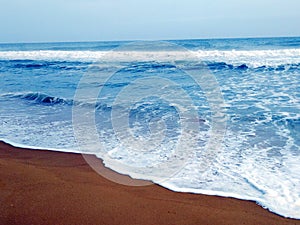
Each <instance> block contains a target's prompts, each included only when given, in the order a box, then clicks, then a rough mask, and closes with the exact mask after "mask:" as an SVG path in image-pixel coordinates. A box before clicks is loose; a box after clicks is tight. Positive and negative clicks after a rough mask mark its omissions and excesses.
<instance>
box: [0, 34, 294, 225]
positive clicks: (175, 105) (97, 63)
mask: <svg viewBox="0 0 300 225" xmlns="http://www.w3.org/2000/svg"><path fill="white" fill-rule="evenodd" d="M124 46H125V47H124ZM190 55H193V57H192V58H190ZM195 58H196V59H197V60H196V61H197V62H195ZM178 65H181V66H182V67H180V66H178ZM204 67H205V71H206V72H205V74H209V75H208V76H207V77H205V79H202V80H201V82H202V83H201V84H200V85H199V83H197V79H195V76H189V71H193V69H195V68H196V69H198V68H200V69H203V68H204ZM95 74H96V75H95ZM97 74H98V75H97ZM99 74H100V75H99ZM193 78H194V79H193ZM212 78H213V79H215V80H213V79H212ZM0 81H1V82H0V105H1V107H0V116H1V121H0V139H1V140H4V141H6V142H10V143H13V144H15V145H18V146H30V147H33V148H43V149H53V150H54V149H57V150H60V151H72V152H81V153H93V154H96V155H97V156H98V157H99V158H103V159H104V163H105V164H106V165H107V166H108V167H111V168H113V169H115V170H117V171H118V172H120V173H125V174H129V175H130V176H132V177H136V178H141V179H152V180H153V181H154V182H156V183H158V184H160V185H162V186H164V187H167V188H169V189H171V190H174V191H183V192H192V193H204V194H211V195H221V196H230V197H236V198H240V199H247V200H254V201H256V202H257V203H258V204H260V205H262V206H263V207H266V208H268V209H269V210H271V211H273V212H275V213H277V214H280V215H283V216H286V217H291V218H298V219H300V210H299V209H300V38H297V37H290V38H252V39H251V38H249V39H211V40H208V39H207V40H175V41H174V40H173V41H169V42H159V43H158V44H157V43H154V42H152V43H146V42H139V43H138V44H132V43H131V42H78V43H32V44H0ZM210 86H213V87H212V88H211V89H210V88H209V87H210ZM213 90H217V91H216V92H214V93H220V96H221V98H219V97H220V96H217V97H210V92H213ZM95 94H96V95H95ZM216 98H218V99H219V100H218V101H216V103H215V104H213V102H214V100H215V99H216ZM214 107H217V111H222V115H221V117H222V118H223V120H221V121H222V122H221V124H217V125H214V124H215V123H214V120H215V119H214V118H215V117H214V111H216V110H214ZM218 107H219V108H218ZM74 113H75V114H74ZM76 113H77V114H76ZM90 114H93V116H90ZM76 118H77V120H76ZM86 118H88V119H90V118H92V119H93V121H92V122H93V123H92V125H94V127H92V128H93V129H95V131H96V132H97V134H96V135H95V136H93V135H92V134H93V129H91V130H86V129H84V127H85V125H86V124H85V122H86V120H85V119H86ZM88 125H90V124H88ZM219 125H220V126H219ZM214 126H215V128H214ZM89 128H91V127H89ZM80 129H82V130H80ZM214 129H216V130H217V131H218V130H222V129H224V132H223V133H222V134H221V137H219V136H218V133H214V132H212V130H214ZM84 133H86V134H87V135H90V137H92V139H93V141H95V140H96V139H97V140H96V142H97V143H98V142H99V143H101V144H102V146H103V147H101V148H100V149H99V148H97V147H91V146H87V147H82V146H81V141H82V139H81V138H80V137H78V135H79V136H80V135H81V136H83V138H85V136H84V135H82V134H84ZM76 134H77V135H76ZM182 136H183V138H181V137H182ZM216 136H218V137H217V138H216ZM210 140H212V141H211V143H216V142H218V145H210V144H209V143H210ZM96 146H97V145H96ZM178 146H179V147H178ZM210 148H214V154H213V155H211V151H210ZM136 149H139V150H140V151H137V150H136ZM178 149H179V150H178ZM176 157H177V158H180V159H178V160H177V159H176V160H174V159H175V158H176ZM170 159H172V160H170ZM208 159H209V160H208ZM116 162H117V165H116ZM203 162H206V166H205V167H203ZM164 163H165V164H166V166H165V167H160V165H161V164H164ZM173 163H174V164H173ZM120 165H122V166H120ZM129 167H130V168H134V169H133V170H131V169H130V168H129ZM172 167H174V168H172ZM136 168H137V169H136ZM153 168H158V171H166V170H167V169H168V168H170V171H171V172H170V171H168V170H167V172H166V173H167V174H168V173H169V172H170V176H168V177H167V179H157V178H156V176H155V175H149V173H151V171H152V170H155V169H153ZM156 175H157V174H156ZM164 175H165V174H164ZM164 178H166V177H164Z"/></svg>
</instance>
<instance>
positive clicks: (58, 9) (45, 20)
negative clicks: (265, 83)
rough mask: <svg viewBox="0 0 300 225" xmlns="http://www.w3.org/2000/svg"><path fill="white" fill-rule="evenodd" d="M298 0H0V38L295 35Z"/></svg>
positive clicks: (299, 18)
mask: <svg viewBox="0 0 300 225" xmlns="http://www.w3.org/2000/svg"><path fill="white" fill-rule="evenodd" d="M299 21H300V1H299V0H244V1H243V0H239V1H238V0H151V1H148V0H0V42H48V41H96V40H141V39H143V40H145V39H147V40H149V39H151V40H157V39H190V38H222V37H257V36H258V37H264V36H300V22H299Z"/></svg>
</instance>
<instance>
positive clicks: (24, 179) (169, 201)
mask: <svg viewBox="0 0 300 225" xmlns="http://www.w3.org/2000/svg"><path fill="white" fill-rule="evenodd" d="M85 156H87V155H85ZM88 156H89V157H91V158H93V159H94V161H95V163H97V166H98V168H99V169H101V171H102V172H104V173H108V174H109V176H112V175H113V176H116V177H117V178H118V179H125V181H126V182H133V184H140V182H147V184H148V185H147V186H125V185H121V184H117V183H114V182H112V181H109V180H107V179H106V178H104V177H102V176H100V175H99V174H98V173H96V172H95V171H94V170H93V169H92V168H91V167H90V165H88V164H87V163H86V161H85V159H84V158H83V156H82V155H81V154H79V153H70V152H59V151H48V150H36V149H35V150H32V149H28V148H20V147H14V146H12V145H10V144H7V143H5V142H3V141H0V168H1V169H0V202H1V204H0V224H233V225H234V224H261V225H263V224H299V225H300V220H296V219H287V218H284V217H281V216H279V215H277V214H274V213H272V212H270V211H268V210H267V209H264V208H262V207H261V206H259V205H257V204H256V203H255V202H253V201H246V200H239V199H235V198H230V197H219V196H208V195H203V194H192V193H181V192H174V191H171V190H169V189H166V188H164V187H161V186H159V185H156V184H153V183H150V182H148V181H142V180H135V179H132V178H130V177H129V176H126V175H121V174H118V173H116V172H114V171H112V170H110V169H108V168H106V167H104V166H103V164H102V161H101V160H100V159H98V158H96V157H95V156H93V155H88ZM136 182H137V183H136Z"/></svg>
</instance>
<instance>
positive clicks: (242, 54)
mask: <svg viewBox="0 0 300 225" xmlns="http://www.w3.org/2000/svg"><path fill="white" fill-rule="evenodd" d="M107 53H109V51H53V50H42V51H0V60H53V61H87V62H95V61H101V60H103V59H105V60H109V59H108V58H106V57H105V55H107ZM191 53H193V54H191ZM108 55H109V57H110V60H112V61H114V62H116V61H135V60H137V59H138V60H140V61H143V60H158V61H164V60H171V61H172V60H188V59H190V58H191V57H195V56H196V57H197V58H198V59H199V60H200V61H205V62H206V61H212V62H225V63H227V64H232V65H241V64H246V65H247V66H249V67H261V66H279V65H285V64H299V63H300V49H280V50H249V51H241V50H239V51H237V50H227V51H220V50H198V51H151V50H149V51H114V53H113V54H112V52H110V53H109V54H108Z"/></svg>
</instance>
